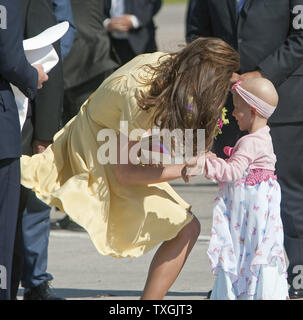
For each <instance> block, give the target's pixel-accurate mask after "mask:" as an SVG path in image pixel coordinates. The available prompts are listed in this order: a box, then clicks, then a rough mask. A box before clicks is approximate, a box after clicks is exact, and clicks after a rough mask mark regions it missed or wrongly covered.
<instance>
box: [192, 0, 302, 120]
mask: <svg viewBox="0 0 303 320" xmlns="http://www.w3.org/2000/svg"><path fill="white" fill-rule="evenodd" d="M191 1H192V5H191V14H190V15H189V16H190V17H189V19H188V24H187V25H188V27H187V32H186V38H187V41H192V40H194V39H195V38H197V37H200V36H203V37H219V38H222V39H223V40H225V41H226V42H227V43H229V44H230V45H232V46H233V47H234V48H235V49H237V50H238V52H239V54H240V58H241V70H240V72H241V73H244V72H248V71H254V70H256V69H260V70H261V71H262V72H263V73H264V75H265V76H266V77H267V78H268V79H269V80H271V81H272V82H273V83H274V84H275V86H276V87H277V89H278V93H279V97H280V102H279V106H278V108H277V110H276V111H275V113H274V114H273V116H272V117H271V118H270V122H271V123H294V122H303V90H302V88H303V65H302V63H303V29H295V28H294V25H293V19H294V17H295V15H294V14H293V13H292V9H293V7H294V6H296V5H303V0H258V1H254V0H246V3H245V5H244V7H243V10H242V11H241V13H240V15H238V14H237V10H236V0H191Z"/></svg>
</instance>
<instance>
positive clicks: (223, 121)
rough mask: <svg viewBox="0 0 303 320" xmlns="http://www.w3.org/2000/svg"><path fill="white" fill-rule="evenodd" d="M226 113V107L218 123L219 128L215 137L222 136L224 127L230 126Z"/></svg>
mask: <svg viewBox="0 0 303 320" xmlns="http://www.w3.org/2000/svg"><path fill="white" fill-rule="evenodd" d="M226 113H227V109H226V108H225V107H224V108H223V109H222V113H221V115H220V117H219V119H218V121H217V128H216V132H215V137H216V136H217V135H218V134H222V128H223V126H224V125H226V124H229V120H228V119H227V117H226Z"/></svg>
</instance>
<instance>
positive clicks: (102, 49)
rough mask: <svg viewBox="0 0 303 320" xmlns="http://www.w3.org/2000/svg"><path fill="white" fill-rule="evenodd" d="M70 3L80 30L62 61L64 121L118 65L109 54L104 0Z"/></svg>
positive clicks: (79, 0) (77, 109)
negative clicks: (103, 21)
mask: <svg viewBox="0 0 303 320" xmlns="http://www.w3.org/2000/svg"><path fill="white" fill-rule="evenodd" d="M71 6H72V10H73V17H74V21H75V26H76V29H77V34H76V37H75V41H74V44H73V46H72V49H71V51H70V53H69V55H68V56H67V57H66V59H65V60H64V62H63V70H64V90H65V92H64V111H63V123H64V124H65V123H67V122H68V121H69V120H70V119H71V118H73V117H74V116H75V115H76V114H77V113H78V111H79V109H80V107H81V105H82V104H83V102H84V101H85V100H86V99H87V98H88V97H89V96H90V95H91V94H92V93H93V92H94V91H95V90H96V89H97V88H98V87H99V86H100V84H101V83H102V81H103V80H104V79H105V78H106V77H107V76H109V75H110V74H111V73H112V72H113V70H114V69H115V68H117V67H118V65H117V63H116V62H115V61H114V60H113V59H112V58H111V56H110V40H109V37H108V35H107V33H106V31H105V29H104V27H103V25H102V16H103V12H104V1H103V0H86V1H82V0H71ZM79 52H81V54H79Z"/></svg>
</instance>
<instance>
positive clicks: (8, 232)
mask: <svg viewBox="0 0 303 320" xmlns="http://www.w3.org/2000/svg"><path fill="white" fill-rule="evenodd" d="M0 5H1V7H0V8H1V26H0V57H1V58H0V184H1V188H0V265H1V267H2V268H1V271H3V270H6V281H4V282H5V283H4V282H2V281H1V284H0V299H1V300H3V299H10V285H11V281H10V279H11V268H12V259H13V249H14V240H15V232H16V223H17V213H18V205H19V192H20V163H19V158H20V156H21V134H20V123H19V116H18V110H17V106H16V102H15V98H14V94H13V92H12V90H11V87H10V85H9V83H12V84H14V85H15V86H17V87H18V88H19V89H20V90H21V91H22V92H23V93H24V94H25V95H26V96H27V97H28V98H29V99H33V98H34V97H35V95H36V92H37V87H41V86H42V82H44V81H46V80H47V75H46V74H45V73H44V71H43V68H42V67H41V66H39V67H37V68H36V69H35V68H33V67H32V66H31V65H30V64H29V63H28V61H27V60H26V57H25V55H24V50H23V44H22V40H23V37H22V28H21V23H20V22H21V19H20V15H19V11H18V1H17V0H0ZM3 12H5V14H3ZM2 19H5V21H3V20H2ZM37 71H38V72H37ZM1 279H2V280H3V278H2V277H1Z"/></svg>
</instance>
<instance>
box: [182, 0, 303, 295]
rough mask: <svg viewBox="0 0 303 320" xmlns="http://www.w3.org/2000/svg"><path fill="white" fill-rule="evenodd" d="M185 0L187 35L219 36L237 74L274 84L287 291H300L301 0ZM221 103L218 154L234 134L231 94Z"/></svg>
mask: <svg viewBox="0 0 303 320" xmlns="http://www.w3.org/2000/svg"><path fill="white" fill-rule="evenodd" d="M191 1H192V4H191V6H190V8H191V12H190V14H189V18H188V27H187V33H186V37H187V41H192V40H194V39H195V38H197V37H201V36H202V37H219V38H222V39H223V40H225V41H226V42H227V43H229V44H230V45H232V46H233V47H234V48H236V49H237V50H238V52H239V54H240V58H241V69H240V70H239V74H240V76H238V78H239V79H247V78H251V77H261V76H263V77H266V78H268V79H269V80H271V81H272V82H273V83H274V85H275V86H276V88H277V90H278V93H279V98H280V99H279V105H278V108H277V110H276V111H275V113H274V114H273V115H272V117H271V118H270V119H269V124H270V128H271V135H272V139H273V144H274V150H275V153H276V155H277V165H276V169H277V175H278V179H279V182H280V185H281V189H282V203H281V215H282V221H283V225H284V236H285V240H284V243H285V249H286V253H287V255H288V259H289V267H288V281H289V284H290V285H291V287H290V291H289V293H290V297H294V298H295V297H302V296H303V286H301V287H298V285H295V283H296V282H294V281H293V280H294V277H295V276H296V275H297V274H296V273H295V272H296V271H294V270H296V269H294V267H295V266H296V265H303V165H302V159H303V139H302V136H303V91H302V88H303V64H302V63H303V25H300V21H301V23H302V20H301V19H299V18H300V17H299V16H298V13H300V10H301V11H302V5H303V0H258V1H254V0H191ZM300 8H301V9H300ZM301 14H302V12H301ZM236 78H237V77H235V79H236ZM227 106H228V108H229V119H230V120H231V125H229V126H226V127H225V128H224V130H223V135H222V136H220V137H218V139H217V140H216V141H215V145H214V150H215V152H216V153H217V154H219V155H221V156H223V152H222V149H223V147H224V146H226V145H230V146H233V145H234V144H235V142H236V140H237V139H238V138H239V135H240V132H239V129H238V128H237V126H236V123H235V121H234V120H233V117H232V116H231V113H232V110H233V106H232V102H231V99H229V101H228V102H227Z"/></svg>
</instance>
